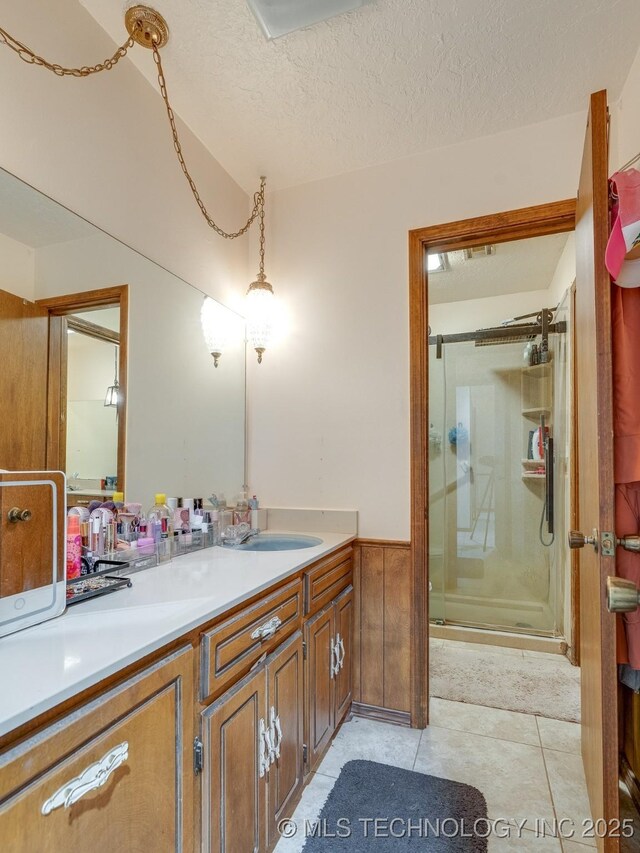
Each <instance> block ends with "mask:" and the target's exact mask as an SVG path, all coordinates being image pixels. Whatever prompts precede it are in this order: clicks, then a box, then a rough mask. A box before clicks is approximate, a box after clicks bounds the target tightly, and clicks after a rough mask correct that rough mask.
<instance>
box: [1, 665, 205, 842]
mask: <svg viewBox="0 0 640 853" xmlns="http://www.w3.org/2000/svg"><path fill="white" fill-rule="evenodd" d="M192 673H193V666H192V651H191V649H190V648H189V649H187V650H184V651H181V652H176V653H175V654H174V655H172V656H171V657H169V658H165V659H164V661H163V662H161V663H159V664H158V665H156V666H155V667H151V668H150V669H147V670H144V671H143V672H142V673H140V675H138V676H135V677H134V678H132V679H130V680H129V681H127V682H125V683H124V684H123V685H121V686H120V687H118V688H115V689H114V690H112V691H110V692H109V693H106V694H104V695H103V696H101V697H99V698H98V699H95V700H94V701H93V702H91V703H89V704H88V705H85V706H83V707H82V708H80V709H79V710H77V711H75V712H73V713H72V714H70V715H69V716H68V717H65V718H64V719H62V720H61V721H60V722H58V723H55V724H53V725H51V726H49V727H48V728H46V729H44V730H43V731H42V732H40V733H38V734H36V735H34V736H33V737H31V738H29V739H28V740H27V741H25V742H24V743H22V744H20V745H18V746H16V747H14V748H12V749H10V750H8V751H7V752H5V754H4V755H2V756H0V837H1V838H2V841H3V849H6V850H11V852H12V853H32V851H34V850H38V851H41V853H57V851H65V853H86V851H87V849H89V847H90V848H91V850H92V851H94V853H103V851H104V853H106V851H108V850H109V851H114V850H122V851H125V850H143V849H147V850H162V851H166V853H170V851H174V853H186V851H191V850H193V844H192V832H191V830H190V827H191V822H192V814H193V812H192V808H193V769H192V763H191V761H192V759H191V749H192V736H193V722H192V718H193V710H192V706H191V704H190V705H189V707H188V708H185V707H184V703H185V702H189V696H190V691H191V690H192V689H193V678H192Z"/></svg>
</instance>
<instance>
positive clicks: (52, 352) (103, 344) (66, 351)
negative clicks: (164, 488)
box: [36, 284, 129, 496]
mask: <svg viewBox="0 0 640 853" xmlns="http://www.w3.org/2000/svg"><path fill="white" fill-rule="evenodd" d="M36 305H37V306H38V307H39V308H41V309H44V310H45V311H46V312H47V313H48V318H49V330H50V331H49V365H48V385H49V400H50V405H49V421H50V428H49V429H48V431H47V464H48V465H49V467H53V468H56V469H58V470H61V471H66V473H67V479H68V484H69V486H68V488H69V490H70V491H68V496H69V495H73V494H74V492H75V494H76V496H77V495H81V494H82V495H87V496H94V495H101V493H102V492H105V493H107V492H109V493H113V492H114V491H120V492H124V489H125V460H126V421H127V353H128V321H129V288H128V286H127V285H126V284H125V285H116V286H114V287H108V288H103V289H100V290H88V291H85V292H82V293H71V294H66V295H64V296H57V297H51V298H47V299H41V300H38V301H37V302H36Z"/></svg>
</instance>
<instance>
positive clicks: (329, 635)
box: [305, 605, 335, 768]
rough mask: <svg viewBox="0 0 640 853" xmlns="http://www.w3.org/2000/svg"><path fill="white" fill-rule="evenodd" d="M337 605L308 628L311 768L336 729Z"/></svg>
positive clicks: (307, 710) (307, 722) (307, 720)
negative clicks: (335, 642)
mask: <svg viewBox="0 0 640 853" xmlns="http://www.w3.org/2000/svg"><path fill="white" fill-rule="evenodd" d="M334 613H335V611H334V606H333V605H330V606H329V607H327V608H325V609H324V610H321V611H320V613H317V614H316V615H315V616H314V617H313V618H312V619H309V621H308V622H307V624H306V625H305V642H306V644H307V660H306V670H305V694H306V708H305V742H306V744H307V761H308V767H309V768H312V767H314V766H315V764H316V762H317V761H318V759H319V758H320V756H321V755H322V752H323V751H324V749H325V747H326V746H327V745H328V743H329V741H330V740H331V736H332V735H333V732H334V729H335V678H334V661H335V655H334V651H333V649H334V636H335V618H334Z"/></svg>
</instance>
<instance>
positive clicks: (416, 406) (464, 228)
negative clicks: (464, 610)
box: [409, 199, 576, 728]
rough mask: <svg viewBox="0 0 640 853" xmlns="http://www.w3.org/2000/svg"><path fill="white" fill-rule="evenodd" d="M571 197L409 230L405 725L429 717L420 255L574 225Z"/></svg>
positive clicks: (424, 284)
mask: <svg viewBox="0 0 640 853" xmlns="http://www.w3.org/2000/svg"><path fill="white" fill-rule="evenodd" d="M575 216H576V200H575V199H565V200H563V201H557V202H552V203H550V204H541V205H536V206H534V207H525V208H520V209H519V210H509V211H505V212H503V213H495V214H491V215H489V216H479V217H475V218H473V219H463V220H459V221H457V222H448V223H445V224H442V225H432V226H429V227H427V228H417V229H414V230H412V231H409V345H410V355H409V357H410V379H409V381H410V395H411V396H410V399H411V416H410V430H411V566H412V584H413V599H414V606H413V619H412V650H411V651H412V654H411V664H412V669H411V695H412V707H411V724H412V726H414V727H416V728H424V727H425V726H426V725H427V724H428V722H429V680H428V665H429V565H428V553H429V551H428V543H429V519H428V510H429V501H428V494H429V447H428V442H429V343H428V330H429V304H428V276H427V270H426V264H425V263H424V258H425V256H426V253H427V251H428V250H429V249H441V250H446V251H451V250H454V249H464V248H469V247H471V246H477V245H483V244H486V243H507V242H511V241H513V240H524V239H527V238H529V237H542V236H545V235H549V234H559V233H562V232H565V231H573V230H574V229H575Z"/></svg>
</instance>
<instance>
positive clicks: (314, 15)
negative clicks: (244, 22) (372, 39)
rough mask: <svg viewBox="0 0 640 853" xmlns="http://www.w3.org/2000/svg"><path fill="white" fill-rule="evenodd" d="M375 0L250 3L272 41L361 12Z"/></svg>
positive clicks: (254, 0) (267, 0)
mask: <svg viewBox="0 0 640 853" xmlns="http://www.w3.org/2000/svg"><path fill="white" fill-rule="evenodd" d="M369 2H371V0H248V3H249V8H250V9H251V11H252V12H253V14H254V15H255V16H256V18H257V20H258V23H259V24H260V26H261V27H262V29H263V31H264V34H265V35H266V37H267V38H268V39H276V38H278V37H279V36H283V35H286V34H287V33H292V32H293V31H294V30H301V29H303V28H304V27H309V26H311V24H318V23H320V21H326V20H328V19H329V18H334V17H335V16H336V15H342V14H344V13H345V12H351V11H352V10H353V9H359V8H360V6H365V5H366V4H367V3H369Z"/></svg>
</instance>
